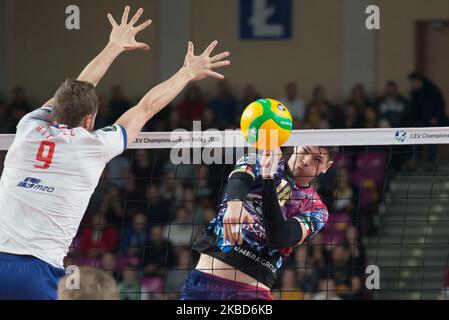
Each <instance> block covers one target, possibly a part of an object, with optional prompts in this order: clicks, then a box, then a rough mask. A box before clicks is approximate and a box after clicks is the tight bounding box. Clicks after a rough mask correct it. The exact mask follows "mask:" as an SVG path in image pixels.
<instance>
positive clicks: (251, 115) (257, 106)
mask: <svg viewBox="0 0 449 320" xmlns="http://www.w3.org/2000/svg"><path fill="white" fill-rule="evenodd" d="M292 127H293V124H292V116H291V114H290V112H289V111H288V109H287V107H286V106H285V105H284V104H282V103H281V102H279V101H277V100H274V99H260V100H257V101H254V102H252V103H251V104H249V105H248V106H247V107H246V109H245V111H243V114H242V117H241V120H240V128H241V130H242V133H243V136H244V137H245V139H246V140H247V141H248V143H249V144H250V145H251V146H253V147H255V148H256V149H262V150H271V149H275V148H277V147H280V146H282V145H283V144H284V143H285V142H286V141H287V140H288V138H289V137H290V134H291V132H292Z"/></svg>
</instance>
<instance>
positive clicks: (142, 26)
mask: <svg viewBox="0 0 449 320" xmlns="http://www.w3.org/2000/svg"><path fill="white" fill-rule="evenodd" d="M152 22H153V20H151V19H150V20H147V21H145V22H144V23H142V24H139V25H138V26H137V27H135V28H134V30H135V31H136V33H137V32H140V31H142V30H144V29H146V28H148V27H149V26H150V25H151V23H152Z"/></svg>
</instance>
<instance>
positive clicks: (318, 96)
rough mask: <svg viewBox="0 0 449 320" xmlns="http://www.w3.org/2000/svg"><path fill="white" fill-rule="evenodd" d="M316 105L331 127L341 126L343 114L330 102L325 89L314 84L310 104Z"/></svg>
mask: <svg viewBox="0 0 449 320" xmlns="http://www.w3.org/2000/svg"><path fill="white" fill-rule="evenodd" d="M312 105H316V106H318V108H319V109H320V112H321V114H322V115H323V117H325V118H326V119H327V120H328V122H329V126H330V127H331V128H342V127H343V122H344V114H343V112H342V110H341V109H340V107H339V106H337V105H335V104H333V103H331V102H330V101H329V100H328V99H327V97H326V90H325V89H324V87H322V86H316V87H315V88H314V89H313V94H312V101H311V102H310V103H309V105H308V108H310V106H312Z"/></svg>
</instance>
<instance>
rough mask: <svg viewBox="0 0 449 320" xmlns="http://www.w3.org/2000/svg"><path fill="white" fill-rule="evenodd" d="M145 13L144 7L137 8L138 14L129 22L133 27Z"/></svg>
mask: <svg viewBox="0 0 449 320" xmlns="http://www.w3.org/2000/svg"><path fill="white" fill-rule="evenodd" d="M142 13H143V9H142V8H140V9H139V10H137V12H136V14H135V15H134V16H133V17H132V18H131V21H130V22H129V24H130V25H131V27H134V25H135V24H136V22H137V21H138V20H139V18H140V17H141V16H142Z"/></svg>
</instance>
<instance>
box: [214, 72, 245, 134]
mask: <svg viewBox="0 0 449 320" xmlns="http://www.w3.org/2000/svg"><path fill="white" fill-rule="evenodd" d="M209 106H210V108H211V110H212V111H213V112H214V115H215V120H216V121H217V123H218V129H229V128H231V127H235V126H236V124H237V121H236V120H237V111H238V110H239V108H238V102H237V99H236V98H235V97H234V96H233V95H232V94H231V89H230V88H229V84H228V83H227V82H226V81H218V82H217V95H216V96H215V97H213V98H212V99H211V101H210V102H209Z"/></svg>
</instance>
